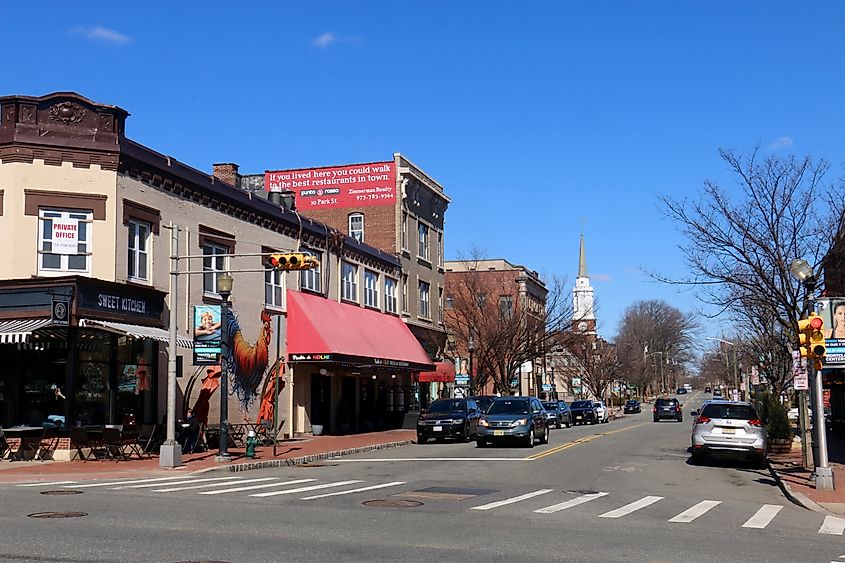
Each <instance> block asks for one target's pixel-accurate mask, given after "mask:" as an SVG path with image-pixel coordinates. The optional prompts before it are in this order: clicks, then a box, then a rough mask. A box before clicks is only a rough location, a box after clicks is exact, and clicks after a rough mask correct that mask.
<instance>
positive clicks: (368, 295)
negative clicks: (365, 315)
mask: <svg viewBox="0 0 845 563" xmlns="http://www.w3.org/2000/svg"><path fill="white" fill-rule="evenodd" d="M364 305H366V306H367V307H378V274H377V273H375V272H371V271H370V270H364Z"/></svg>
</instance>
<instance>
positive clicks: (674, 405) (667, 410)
mask: <svg viewBox="0 0 845 563" xmlns="http://www.w3.org/2000/svg"><path fill="white" fill-rule="evenodd" d="M651 412H652V414H653V415H654V422H660V421H661V420H662V419H664V418H669V419H672V420H677V421H678V422H681V421H682V420H683V419H684V415H683V413H682V412H681V403H679V402H678V399H670V398H663V397H661V398H659V399H657V400H656V401H654V408H653V409H651Z"/></svg>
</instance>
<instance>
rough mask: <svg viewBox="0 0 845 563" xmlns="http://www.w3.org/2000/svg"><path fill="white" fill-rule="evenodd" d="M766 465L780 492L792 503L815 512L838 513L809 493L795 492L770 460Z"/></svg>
mask: <svg viewBox="0 0 845 563" xmlns="http://www.w3.org/2000/svg"><path fill="white" fill-rule="evenodd" d="M766 466H767V467H768V468H769V473H771V475H772V477H773V478H774V480H775V482H776V483H777V484H778V488H779V489H780V492H781V493H783V496H785V497H786V498H787V499H788V500H789V501H790V502H791V503H793V504H796V505H798V506H800V507H801V508H805V509H807V510H812V511H813V512H819V513H821V514H829V515H833V516H836V514H834V513H833V512H830V511H829V510H827V509H826V508H824V507H823V506H820V505H819V504H817V503H816V502H815V501H813V500H812V499H810V498H809V497H808V496H807V495H805V494H803V493H798V492H795V491H793V490H792V489H790V488H789V485H787V484H786V483H784V482H783V479H782V478H781V476H780V474H778V472H777V471H775V468H774V467H772V463H771V462H770V461H768V462H766Z"/></svg>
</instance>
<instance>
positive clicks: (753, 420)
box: [748, 418, 763, 427]
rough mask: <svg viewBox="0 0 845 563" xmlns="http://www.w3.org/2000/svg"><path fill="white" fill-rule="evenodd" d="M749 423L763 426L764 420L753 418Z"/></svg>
mask: <svg viewBox="0 0 845 563" xmlns="http://www.w3.org/2000/svg"><path fill="white" fill-rule="evenodd" d="M748 424H750V425H751V426H757V427H761V426H763V421H762V420H760V419H759V418H752V419H751V420H749V421H748Z"/></svg>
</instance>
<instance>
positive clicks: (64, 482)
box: [18, 481, 76, 487]
mask: <svg viewBox="0 0 845 563" xmlns="http://www.w3.org/2000/svg"><path fill="white" fill-rule="evenodd" d="M68 483H76V481H52V482H50V483H26V484H23V485H18V487H49V486H51V485H66V484H68Z"/></svg>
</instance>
